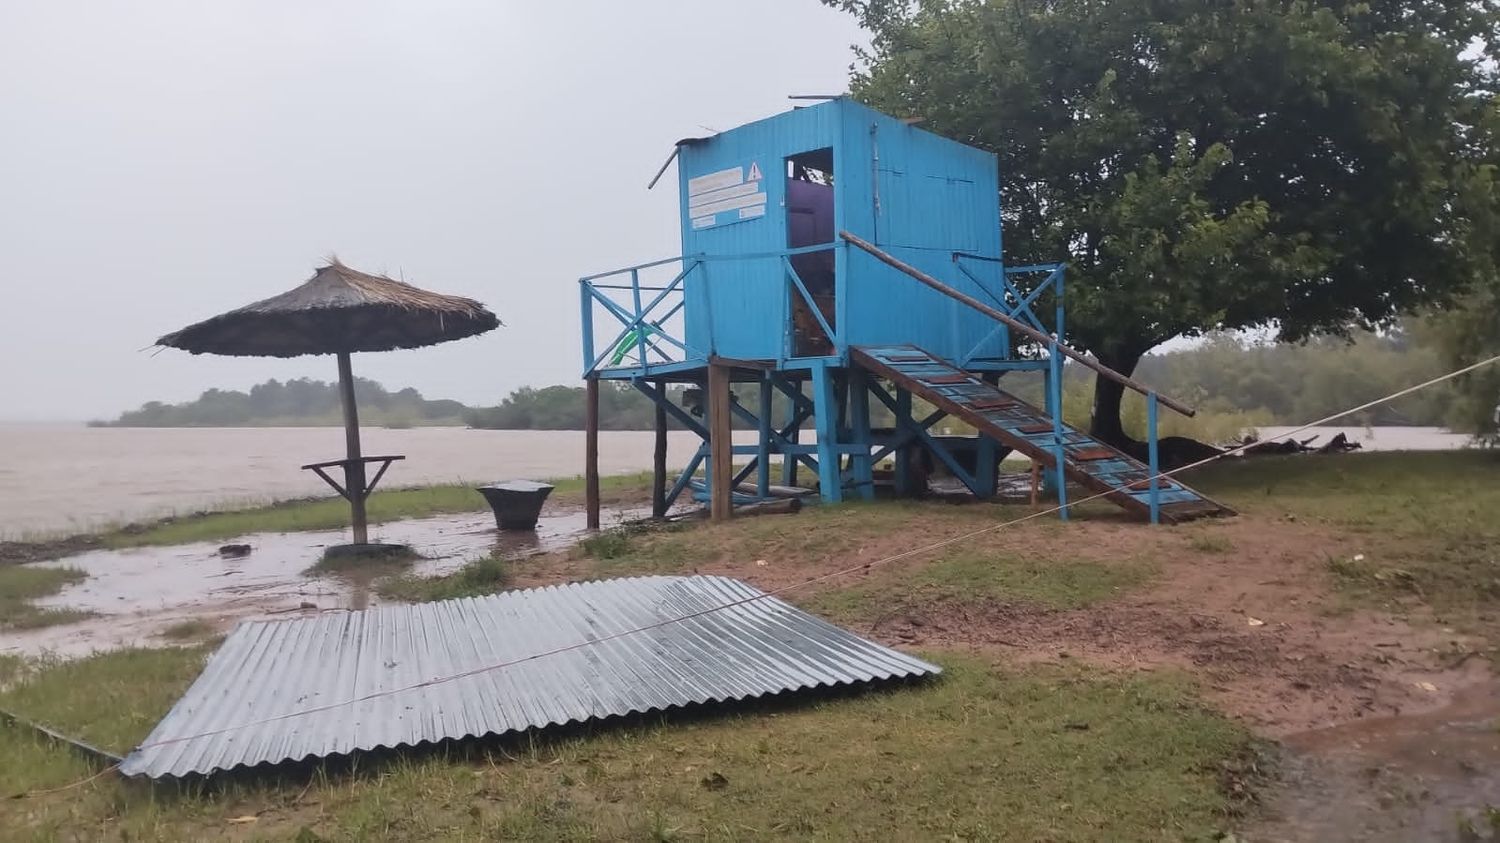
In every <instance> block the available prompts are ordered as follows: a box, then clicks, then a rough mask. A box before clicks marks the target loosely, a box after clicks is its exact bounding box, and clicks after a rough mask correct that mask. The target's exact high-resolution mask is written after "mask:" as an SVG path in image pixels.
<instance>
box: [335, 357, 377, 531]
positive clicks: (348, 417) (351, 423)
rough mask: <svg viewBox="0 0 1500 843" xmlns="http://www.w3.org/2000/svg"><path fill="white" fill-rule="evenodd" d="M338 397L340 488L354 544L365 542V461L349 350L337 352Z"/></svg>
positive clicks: (366, 527)
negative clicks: (341, 415)
mask: <svg viewBox="0 0 1500 843" xmlns="http://www.w3.org/2000/svg"><path fill="white" fill-rule="evenodd" d="M338 357H339V397H340V398H341V399H342V401H343V404H344V446H345V460H346V461H345V462H344V489H345V490H346V492H347V494H345V497H347V498H348V499H349V510H350V519H349V520H350V526H351V528H352V529H351V532H352V533H353V534H354V543H355V544H368V543H369V541H370V532H369V525H368V523H367V522H366V519H365V498H366V497H368V496H369V492H368V491H367V490H366V489H365V463H364V460H363V459H362V458H361V457H360V449H359V410H358V409H357V408H356V407H355V405H354V371H353V367H352V366H351V365H350V363H349V353H348V352H347V351H341V352H339V355H338Z"/></svg>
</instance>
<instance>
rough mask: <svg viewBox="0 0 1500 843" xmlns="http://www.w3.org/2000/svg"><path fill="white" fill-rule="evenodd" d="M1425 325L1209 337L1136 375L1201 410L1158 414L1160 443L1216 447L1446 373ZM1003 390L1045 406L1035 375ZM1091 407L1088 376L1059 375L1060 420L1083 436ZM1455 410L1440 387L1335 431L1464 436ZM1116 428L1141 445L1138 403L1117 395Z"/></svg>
mask: <svg viewBox="0 0 1500 843" xmlns="http://www.w3.org/2000/svg"><path fill="white" fill-rule="evenodd" d="M1430 325H1431V320H1430V319H1423V320H1408V322H1406V323H1402V325H1400V326H1398V327H1397V328H1395V329H1392V330H1388V331H1385V332H1383V333H1379V334H1376V333H1370V332H1367V331H1356V332H1354V333H1352V334H1351V335H1350V336H1349V337H1348V338H1338V337H1317V338H1313V339H1310V340H1308V341H1306V342H1302V343H1268V342H1254V341H1249V340H1245V339H1243V338H1241V337H1239V336H1236V335H1234V334H1229V333H1215V334H1210V335H1209V336H1207V337H1206V338H1204V340H1203V341H1202V342H1201V343H1198V344H1197V345H1195V346H1193V347H1190V348H1184V349H1179V350H1176V351H1169V352H1164V353H1157V354H1148V355H1146V356H1145V357H1143V358H1141V362H1140V365H1139V366H1138V367H1137V368H1136V373H1135V376H1136V379H1137V380H1139V381H1141V382H1142V383H1144V384H1146V385H1147V386H1150V387H1152V388H1154V389H1156V390H1157V391H1158V392H1159V393H1161V394H1163V395H1170V396H1172V397H1174V398H1180V399H1182V400H1184V401H1186V402H1188V403H1189V404H1191V405H1193V406H1194V407H1196V408H1197V409H1198V411H1199V412H1198V415H1197V416H1196V417H1194V418H1191V419H1189V418H1184V417H1182V416H1179V415H1177V414H1176V413H1173V412H1171V411H1169V410H1165V409H1163V410H1162V411H1161V413H1160V415H1159V416H1158V419H1159V424H1160V434H1161V435H1162V436H1191V437H1194V438H1196V439H1200V440H1203V441H1208V442H1223V441H1227V440H1230V439H1235V438H1238V437H1239V436H1240V435H1242V434H1243V433H1245V432H1246V431H1249V430H1253V429H1255V428H1257V427H1261V426H1265V425H1297V424H1305V423H1307V422H1310V421H1316V420H1318V419H1321V418H1325V417H1327V416H1330V415H1332V414H1333V413H1337V412H1339V411H1341V410H1346V409H1348V408H1350V407H1354V406H1358V405H1360V404H1364V403H1366V402H1369V401H1372V400H1375V399H1377V398H1381V397H1384V396H1386V395H1389V394H1391V393H1393V392H1396V391H1398V390H1401V389H1404V388H1406V387H1408V386H1412V385H1414V384H1417V383H1421V382H1423V381H1425V380H1428V379H1430V378H1433V377H1435V376H1437V375H1440V374H1442V373H1444V372H1446V371H1448V369H1447V363H1446V361H1445V360H1444V359H1443V356H1442V354H1440V353H1439V352H1438V350H1437V349H1436V348H1434V347H1433V346H1432V345H1431V344H1430V343H1429V341H1428V340H1426V339H1425V338H1426V337H1427V336H1428V335H1429V334H1430V333H1431V331H1432V328H1431V327H1430ZM1001 385H1002V386H1003V387H1004V388H1005V389H1008V390H1011V391H1012V392H1014V393H1016V394H1017V395H1019V396H1021V397H1022V398H1024V399H1026V400H1029V401H1032V402H1033V403H1037V404H1040V403H1041V402H1042V400H1043V399H1042V382H1041V378H1040V377H1039V376H1035V375H1012V376H1008V377H1007V378H1006V379H1005V381H1004V382H1003V383H1002V384H1001ZM1093 399H1094V396H1093V387H1092V383H1091V373H1090V372H1089V371H1087V370H1086V369H1084V368H1083V367H1081V366H1076V365H1070V366H1068V367H1067V368H1066V369H1064V374H1063V419H1064V420H1065V421H1066V422H1067V423H1068V424H1071V425H1075V426H1079V427H1087V426H1088V422H1089V414H1090V412H1091V410H1092V408H1093ZM1457 407H1458V405H1457V396H1456V395H1455V393H1454V391H1453V390H1452V389H1450V388H1448V387H1446V386H1443V385H1439V386H1436V387H1432V388H1429V389H1427V390H1424V391H1422V392H1420V393H1417V394H1413V395H1410V396H1407V397H1405V398H1401V399H1398V400H1396V401H1394V402H1391V403H1389V404H1383V405H1381V406H1379V407H1374V408H1371V409H1369V410H1365V411H1362V412H1360V413H1356V414H1353V415H1350V416H1346V417H1343V418H1342V419H1340V420H1339V421H1338V422H1336V423H1337V424H1344V425H1367V424H1368V425H1418V426H1443V425H1449V424H1452V425H1454V426H1455V427H1456V428H1457V429H1472V428H1471V427H1469V426H1468V425H1467V419H1466V418H1465V417H1464V416H1463V414H1462V413H1461V412H1459V410H1458V409H1457ZM1121 422H1122V424H1123V427H1124V429H1125V431H1126V432H1127V433H1129V434H1130V435H1131V436H1134V437H1136V438H1144V437H1145V435H1146V401H1145V398H1144V397H1143V396H1140V395H1138V394H1136V393H1130V394H1128V395H1126V396H1124V400H1123V402H1122V405H1121Z"/></svg>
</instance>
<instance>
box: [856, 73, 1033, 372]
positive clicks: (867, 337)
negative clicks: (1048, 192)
mask: <svg viewBox="0 0 1500 843" xmlns="http://www.w3.org/2000/svg"><path fill="white" fill-rule="evenodd" d="M841 105H842V107H843V109H844V112H845V121H844V132H843V138H844V149H843V152H844V155H843V163H844V172H845V173H848V174H849V177H848V178H846V179H845V189H846V191H849V192H848V193H846V205H845V211H846V213H847V218H848V220H849V225H848V226H847V228H848V230H849V231H851V232H852V233H854V234H857V235H859V236H861V237H864V238H865V239H867V240H870V241H871V242H873V243H875V244H876V245H879V246H880V247H881V248H883V249H885V250H886V251H888V252H890V253H891V254H893V255H895V256H896V257H899V258H900V259H901V260H903V261H906V262H907V263H910V264H912V265H913V266H916V267H917V268H919V269H921V270H922V271H924V272H926V273H928V274H930V275H932V276H934V277H936V278H939V279H941V280H943V281H944V282H945V283H947V284H949V285H950V286H952V287H954V288H956V289H959V290H962V291H963V292H965V293H968V294H970V295H972V296H974V297H976V298H978V299H980V300H982V301H990V300H991V296H992V295H996V294H998V291H999V290H1000V289H1001V284H1000V273H1001V268H1000V265H999V264H992V265H989V266H981V267H979V268H978V269H977V270H976V269H973V268H971V271H972V272H974V274H975V275H976V276H977V277H979V278H980V279H981V280H984V281H986V282H988V283H987V285H986V288H984V289H981V288H980V287H979V285H977V284H975V283H974V282H973V281H972V280H970V279H969V278H968V277H966V276H965V275H964V274H963V273H961V272H959V271H958V269H957V267H956V266H955V265H954V263H953V252H956V251H961V252H969V253H973V254H980V255H987V256H993V257H998V256H999V255H1000V244H1001V235H1000V198H999V189H1000V188H999V174H998V171H997V169H996V163H995V157H994V156H993V155H991V154H989V153H987V152H984V151H982V150H978V149H974V148H973V147H969V146H965V145H963V144H961V143H958V142H956V141H951V140H948V139H947V138H943V137H939V136H938V135H934V134H932V133H931V132H926V131H923V130H921V129H918V128H916V127H913V126H908V125H906V124H905V123H902V122H901V121H899V120H896V119H893V118H891V117H888V116H886V115H884V114H881V113H880V112H878V111H874V110H873V109H870V108H867V107H865V106H862V105H860V104H858V103H855V102H849V101H845V102H842V103H841ZM836 180H837V176H836ZM851 181H852V182H854V184H849V182H851ZM856 192H857V199H855V201H849V197H851V196H853V195H855V194H856ZM846 260H847V261H848V269H847V275H846V282H845V283H846V285H847V287H848V295H847V296H846V297H845V300H844V301H843V302H841V304H842V307H843V308H844V311H845V316H846V319H845V322H844V324H845V325H847V326H848V332H847V334H846V336H845V341H846V344H847V345H861V344H881V343H896V342H911V343H916V344H918V345H921V346H923V347H924V348H927V349H929V350H931V351H933V352H934V353H937V354H941V355H943V356H944V357H947V358H949V359H955V360H957V359H963V358H966V357H968V356H969V355H970V352H972V351H974V350H975V347H976V345H978V344H979V343H980V341H981V340H984V339H985V338H986V337H987V336H990V335H992V334H993V337H992V338H991V339H990V341H989V342H987V343H985V345H984V346H982V347H981V349H980V351H981V353H980V354H979V355H978V356H984V357H992V356H1000V355H1003V354H1004V353H1005V352H1006V350H1007V349H1008V347H1009V340H1008V337H1007V334H1006V332H1005V331H1004V329H1003V328H1002V329H1001V330H1000V331H999V332H996V331H995V327H996V326H995V323H994V322H993V321H991V320H990V319H988V318H986V317H984V316H983V315H981V314H979V313H976V312H974V311H973V310H971V309H970V308H968V307H965V306H964V305H961V304H959V303H958V302H956V301H953V300H952V299H950V298H948V297H946V296H944V295H942V294H941V293H938V292H937V291H935V290H932V289H929V288H927V287H924V286H922V285H921V284H918V283H916V282H915V281H913V280H912V279H910V278H908V277H907V276H905V275H904V274H902V273H900V272H898V271H897V270H895V269H892V268H891V267H889V266H886V265H885V264H883V263H881V262H880V261H878V260H876V259H875V258H873V257H871V256H870V255H868V254H865V253H863V252H859V251H857V250H853V251H850V252H849V254H848V255H847V256H846ZM916 337H920V338H921V339H912V338H916Z"/></svg>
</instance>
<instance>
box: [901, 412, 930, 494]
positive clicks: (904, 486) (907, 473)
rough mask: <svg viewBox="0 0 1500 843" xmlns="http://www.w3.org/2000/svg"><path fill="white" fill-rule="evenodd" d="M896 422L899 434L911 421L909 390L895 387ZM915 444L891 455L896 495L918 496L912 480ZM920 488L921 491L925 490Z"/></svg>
mask: <svg viewBox="0 0 1500 843" xmlns="http://www.w3.org/2000/svg"><path fill="white" fill-rule="evenodd" d="M894 416H895V419H896V424H895V428H894V430H895V433H896V435H900V433H901V431H902V430H903V429H904V428H905V427H906V426H907V425H909V424H910V423H911V421H912V418H911V392H910V391H909V390H905V389H902V388H901V387H900V386H897V387H896V412H895V413H894ZM914 447H915V446H914V445H913V444H911V443H908V444H906V445H902V446H901V447H899V448H897V449H896V451H895V453H894V454H893V456H894V457H895V458H896V476H895V478H894V479H895V481H896V495H897V496H898V497H903V498H905V497H918V496H919V494H918V490H917V489H916V488H915V485H916V484H914V483H913V482H912V471H911V457H912V450H913V448H914ZM926 491H927V490H926V489H922V490H921V492H926Z"/></svg>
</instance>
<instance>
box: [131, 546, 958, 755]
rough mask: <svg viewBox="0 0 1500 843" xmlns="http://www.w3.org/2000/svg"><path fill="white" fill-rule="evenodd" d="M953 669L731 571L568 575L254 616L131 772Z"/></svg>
mask: <svg viewBox="0 0 1500 843" xmlns="http://www.w3.org/2000/svg"><path fill="white" fill-rule="evenodd" d="M643 628H644V629H643ZM538 654H541V655H540V656H538ZM940 672H941V669H940V668H939V667H937V666H936V665H933V664H930V663H928V662H925V661H923V660H921V659H918V658H914V657H912V656H908V655H906V654H904V653H901V652H898V651H896V650H892V649H890V648H888V647H883V646H881V645H879V644H875V643H874V642H871V641H868V640H865V639H863V638H860V637H859V636H857V635H855V634H853V633H851V632H849V631H847V630H844V629H840V628H839V627H836V626H834V625H832V624H830V623H827V622H826V621H823V620H821V619H819V618H817V617H814V616H812V615H809V614H807V613H806V612H803V611H801V610H799V609H797V608H796V607H794V606H791V605H790V604H788V603H786V602H784V601H781V600H778V599H776V598H774V597H767V596H765V595H764V594H762V592H760V591H758V590H757V589H755V588H754V587H752V586H750V585H747V584H745V583H743V582H740V581H738V580H734V579H730V578H728V577H706V576H694V577H632V578H625V579H614V580H600V581H595V582H588V583H570V584H567V585H559V586H547V587H544V588H533V589H526V590H521V591H508V592H504V593H501V594H494V595H488V596H485V597H477V598H464V599H460V600H445V601H441V602H436V603H423V604H417V605H410V606H384V607H380V608H376V609H369V610H366V611H359V612H346V613H328V614H323V615H318V616H315V617H308V618H294V619H287V620H276V621H253V622H246V623H241V624H240V625H239V626H237V627H236V628H235V629H234V631H233V632H231V633H230V635H229V637H228V638H227V639H225V641H224V644H223V645H222V646H221V647H220V648H219V650H218V652H216V653H215V654H214V655H213V657H212V658H211V659H210V660H209V662H208V664H207V665H206V666H205V667H204V669H203V673H202V674H201V675H200V676H199V677H198V679H197V680H196V681H195V682H194V683H193V685H192V687H190V688H189V689H188V691H187V693H186V694H185V695H183V697H182V699H181V700H179V701H178V702H177V704H176V705H175V706H173V708H172V710H171V711H170V712H168V713H167V716H166V717H164V718H163V719H162V721H161V722H160V723H158V724H157V726H156V728H155V729H154V730H152V732H151V734H150V735H149V736H148V737H147V738H146V740H145V741H143V742H142V744H141V746H140V747H138V748H137V749H136V750H135V751H133V752H131V753H130V754H129V755H128V756H127V757H126V758H125V761H124V762H123V763H122V765H121V767H120V769H121V772H123V773H124V774H126V775H130V776H148V777H151V778H161V777H181V776H188V775H194V774H208V773H212V772H215V771H218V770H229V769H233V768H236V767H243V766H254V765H258V764H278V763H281V762H286V761H294V760H300V759H305V758H321V757H325V756H332V755H344V754H348V753H351V752H356V751H361V750H371V749H377V748H397V747H406V746H416V745H418V744H424V743H431V742H434V741H441V740H448V739H462V738H468V737H480V736H485V735H498V734H505V733H508V732H514V731H520V730H526V729H532V728H546V727H549V726H557V725H563V724H568V723H581V722H585V721H591V720H599V719H603V718H608V717H614V716H621V715H629V714H636V713H642V712H650V711H661V710H668V709H673V708H677V707H680V706H686V705H691V704H695V703H711V702H725V701H731V700H745V699H751V698H756V697H762V696H769V695H774V694H782V693H791V692H797V691H804V690H808V689H813V688H820V687H832V686H841V685H857V684H865V683H873V682H881V681H886V680H893V679H905V678H911V677H921V676H931V675H935V674H937V673H940Z"/></svg>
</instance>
